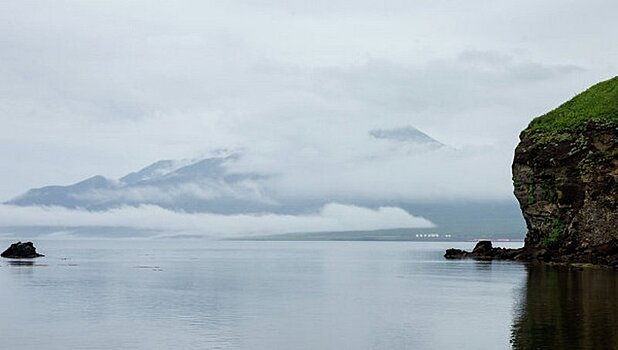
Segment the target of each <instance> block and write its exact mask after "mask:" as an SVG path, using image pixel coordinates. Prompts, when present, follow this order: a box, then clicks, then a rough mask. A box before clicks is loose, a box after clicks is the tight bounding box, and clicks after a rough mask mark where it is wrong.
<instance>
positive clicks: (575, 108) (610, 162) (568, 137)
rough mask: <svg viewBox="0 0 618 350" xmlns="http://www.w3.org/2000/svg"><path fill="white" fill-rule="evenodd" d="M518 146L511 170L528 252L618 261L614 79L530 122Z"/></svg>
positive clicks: (617, 96)
mask: <svg viewBox="0 0 618 350" xmlns="http://www.w3.org/2000/svg"><path fill="white" fill-rule="evenodd" d="M520 140H521V141H520V143H519V145H518V146H517V149H516V150H515V158H514V161H513V167H512V170H513V183H514V187H515V190H514V193H515V197H517V200H518V201H519V204H520V207H521V210H522V213H523V216H524V219H525V221H526V225H527V228H528V233H527V235H526V241H525V246H526V248H528V249H546V250H547V251H548V252H550V256H552V259H551V260H561V259H562V260H566V261H570V260H585V261H586V262H592V263H601V264H611V263H612V261H614V260H618V256H613V255H614V254H615V253H616V252H617V251H618V249H614V248H618V245H617V243H616V242H618V226H617V224H618V207H617V203H618V77H615V78H613V79H610V80H608V81H604V82H601V83H599V84H597V85H594V86H593V87H591V88H590V89H588V90H586V91H584V92H583V93H581V94H579V95H577V96H575V97H574V98H573V99H572V100H570V101H568V102H566V103H564V104H563V105H561V106H559V107H558V108H556V109H555V110H553V111H551V112H549V113H547V114H545V115H543V116H541V117H538V118H536V119H534V120H533V121H532V122H531V123H530V125H529V126H528V128H526V129H525V130H524V131H523V132H522V133H521V134H520ZM608 246H609V248H608Z"/></svg>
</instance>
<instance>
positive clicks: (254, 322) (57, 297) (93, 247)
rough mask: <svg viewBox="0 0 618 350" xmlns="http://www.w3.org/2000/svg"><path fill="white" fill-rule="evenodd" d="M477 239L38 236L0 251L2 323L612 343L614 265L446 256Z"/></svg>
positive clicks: (301, 338) (43, 334) (63, 340)
mask: <svg viewBox="0 0 618 350" xmlns="http://www.w3.org/2000/svg"><path fill="white" fill-rule="evenodd" d="M9 243H10V242H9V241H2V242H0V244H2V246H8V244H9ZM472 245H473V244H472V243H459V244H457V243H420V242H213V241H200V240H190V241H189V240H187V241H146V240H144V241H131V240H116V241H51V240H48V241H43V240H42V241H39V242H37V247H38V248H39V250H40V251H42V252H44V253H46V254H47V257H45V258H41V259H37V260H35V261H34V264H32V265H24V264H10V263H9V261H7V260H3V261H0V309H1V310H2V318H1V319H0V334H2V335H10V336H4V337H3V340H2V342H3V346H6V347H7V348H9V347H15V348H22V349H40V348H45V349H113V348H118V349H120V348H122V349H251V350H273V349H319V350H328V349H333V350H335V349H337V350H339V349H356V350H363V349H388V350H396V349H439V348H444V349H455V348H456V349H509V348H512V347H513V348H518V349H527V348H530V349H532V348H535V349H544V348H547V349H551V348H562V349H568V348H573V349H576V348H591V349H592V348H595V349H602V348H603V346H606V345H607V346H614V345H616V344H618V340H617V339H616V329H618V319H617V318H616V315H618V307H617V305H618V301H617V300H616V291H617V289H616V287H617V286H616V283H617V282H616V281H617V279H616V273H615V272H613V271H611V272H610V271H597V270H586V271H575V272H572V271H560V270H555V269H549V270H548V269H546V268H543V269H538V268H537V269H533V268H529V267H527V266H526V265H523V264H519V263H510V262H493V263H492V262H475V261H467V260H465V261H447V260H444V259H443V258H442V254H443V252H444V249H445V248H448V247H451V246H457V247H460V248H466V249H471V246H472ZM601 335H602V336H603V342H600V341H598V340H597V339H600V337H601ZM556 344H559V345H560V346H555V345H556ZM607 348H608V349H609V348H611V347H607Z"/></svg>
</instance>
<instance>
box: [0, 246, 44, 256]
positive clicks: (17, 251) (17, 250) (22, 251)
mask: <svg viewBox="0 0 618 350" xmlns="http://www.w3.org/2000/svg"><path fill="white" fill-rule="evenodd" d="M0 256H2V257H3V258H9V259H33V258H38V257H40V256H44V255H43V254H39V253H37V252H36V248H34V245H33V244H32V242H25V243H22V242H17V243H13V244H11V246H10V247H8V248H7V250H5V251H4V252H3V253H2V254H0Z"/></svg>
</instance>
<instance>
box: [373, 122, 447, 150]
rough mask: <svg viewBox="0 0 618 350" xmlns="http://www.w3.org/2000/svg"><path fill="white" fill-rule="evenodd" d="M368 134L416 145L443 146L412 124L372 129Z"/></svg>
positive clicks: (377, 137)
mask: <svg viewBox="0 0 618 350" xmlns="http://www.w3.org/2000/svg"><path fill="white" fill-rule="evenodd" d="M369 135H371V136H373V137H374V138H376V139H382V140H389V141H394V142H401V143H411V144H416V145H425V146H429V147H435V148H438V147H443V146H445V145H444V144H443V143H442V142H440V141H438V140H436V139H434V138H433V137H431V136H429V135H427V134H425V133H424V132H422V131H420V130H418V129H417V128H415V127H413V126H405V127H400V128H392V129H374V130H371V131H370V132H369Z"/></svg>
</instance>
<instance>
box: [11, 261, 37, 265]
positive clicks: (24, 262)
mask: <svg viewBox="0 0 618 350" xmlns="http://www.w3.org/2000/svg"><path fill="white" fill-rule="evenodd" d="M8 263H9V265H11V266H34V261H32V260H8Z"/></svg>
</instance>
